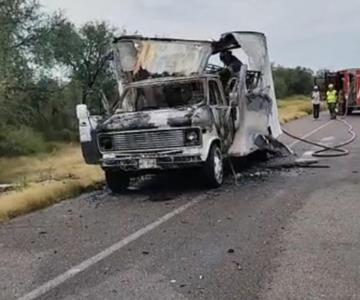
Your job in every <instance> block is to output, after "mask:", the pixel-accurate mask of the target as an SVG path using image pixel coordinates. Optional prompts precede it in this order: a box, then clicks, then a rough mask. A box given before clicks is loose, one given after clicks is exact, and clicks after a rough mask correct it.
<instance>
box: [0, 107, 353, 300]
mask: <svg viewBox="0 0 360 300" xmlns="http://www.w3.org/2000/svg"><path fill="white" fill-rule="evenodd" d="M348 121H349V122H350V123H351V124H352V125H353V126H354V128H355V130H356V132H357V133H360V115H359V116H351V117H349V118H348ZM287 127H288V129H290V130H291V131H292V132H294V133H296V134H299V135H302V136H305V135H310V137H309V138H311V139H312V140H315V141H322V142H325V143H334V142H336V141H342V140H344V139H346V137H347V136H346V128H344V127H343V126H342V125H341V123H339V122H337V121H332V122H329V121H328V117H327V115H326V114H325V115H323V116H322V120H321V121H312V120H311V119H310V118H307V119H302V120H298V121H295V122H292V123H291V124H289V125H288V126H287ZM283 139H284V141H285V142H287V143H288V144H292V146H293V148H294V149H295V150H296V152H297V153H298V154H299V156H300V157H301V156H304V157H309V155H311V152H309V151H313V150H314V148H312V147H311V146H308V145H304V144H301V143H293V141H292V140H290V139H288V138H286V137H284V138H283ZM348 149H349V150H350V151H351V154H350V156H347V157H343V158H337V159H323V161H322V164H327V165H329V166H330V168H329V169H305V170H299V169H291V170H280V171H272V172H267V173H265V174H262V173H261V174H260V176H258V175H259V174H256V176H254V177H243V178H241V179H240V182H239V185H238V186H235V185H234V183H233V179H232V178H231V177H230V176H229V177H228V179H227V182H226V184H225V185H224V187H222V188H220V189H218V190H216V191H207V190H204V189H202V188H199V187H197V186H196V184H195V183H194V182H196V178H190V177H191V176H189V178H185V179H184V178H169V177H166V178H163V179H162V180H160V181H159V182H157V183H156V182H155V183H149V185H148V186H146V187H143V188H141V189H140V190H134V191H129V192H128V193H127V194H125V195H120V196H113V195H109V194H108V193H107V192H106V191H100V192H95V193H91V194H87V195H83V196H81V197H79V198H77V199H72V200H69V201H65V202H62V203H60V204H57V205H55V206H53V207H50V208H48V209H45V210H42V211H39V212H35V213H32V214H29V215H27V216H23V217H19V218H17V219H15V220H12V221H11V222H8V223H7V224H3V225H0V299H4V300H11V299H21V300H30V299H51V300H56V299H66V300H70V299H116V300H118V299H154V300H155V299H156V300H159V299H271V300H273V299H327V300H329V299H360V284H359V282H360V255H359V254H360V242H359V237H360V218H359V217H360V186H359V181H360V173H359V172H360V140H359V139H358V140H356V141H355V142H354V143H353V144H352V145H350V146H349V147H348ZM255 167H256V166H255ZM179 181H180V182H181V184H178V183H179Z"/></svg>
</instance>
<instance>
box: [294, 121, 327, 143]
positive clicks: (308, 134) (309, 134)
mask: <svg viewBox="0 0 360 300" xmlns="http://www.w3.org/2000/svg"><path fill="white" fill-rule="evenodd" d="M332 122H333V121H328V122H326V123H325V124H323V125H321V126H319V127H317V128H315V129H314V130H312V131H310V132H309V133H307V134H305V135H304V136H302V137H301V138H302V139H306V138H308V137H310V136H312V135H313V134H315V133H316V132H318V131H320V130H321V129H323V128H325V127H327V126H329V125H330V124H331V123H332ZM297 143H300V141H299V140H296V141H294V142H293V143H291V144H290V145H289V147H290V148H291V147H294V146H295V145H296V144H297Z"/></svg>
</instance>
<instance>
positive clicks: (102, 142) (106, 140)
mask: <svg viewBox="0 0 360 300" xmlns="http://www.w3.org/2000/svg"><path fill="white" fill-rule="evenodd" d="M99 146H100V149H101V150H112V147H113V143H112V138H111V137H110V136H102V137H100V139H99Z"/></svg>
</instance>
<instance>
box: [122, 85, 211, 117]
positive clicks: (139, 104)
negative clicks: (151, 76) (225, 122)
mask: <svg viewBox="0 0 360 300" xmlns="http://www.w3.org/2000/svg"><path fill="white" fill-rule="evenodd" d="M204 100H205V93H204V85H203V82H202V81H186V82H171V83H163V82H162V83H161V84H153V85H147V86H140V87H131V88H129V89H127V91H125V94H124V97H123V101H122V106H121V111H125V112H131V111H145V110H154V109H163V108H177V107H184V106H192V105H195V104H199V103H201V102H203V101H204Z"/></svg>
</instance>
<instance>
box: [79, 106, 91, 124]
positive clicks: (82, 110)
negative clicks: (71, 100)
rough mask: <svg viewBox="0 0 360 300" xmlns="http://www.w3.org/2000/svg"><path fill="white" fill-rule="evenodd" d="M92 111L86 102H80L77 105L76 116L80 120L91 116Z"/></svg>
mask: <svg viewBox="0 0 360 300" xmlns="http://www.w3.org/2000/svg"><path fill="white" fill-rule="evenodd" d="M89 116H90V113H89V110H88V107H87V105H86V104H78V105H76V117H77V118H78V119H79V120H83V119H87V118H89Z"/></svg>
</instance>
